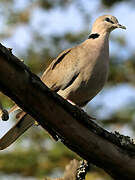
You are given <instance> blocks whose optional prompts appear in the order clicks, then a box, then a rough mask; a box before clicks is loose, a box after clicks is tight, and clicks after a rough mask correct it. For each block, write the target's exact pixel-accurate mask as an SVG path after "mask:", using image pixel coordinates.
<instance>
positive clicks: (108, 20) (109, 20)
mask: <svg viewBox="0 0 135 180" xmlns="http://www.w3.org/2000/svg"><path fill="white" fill-rule="evenodd" d="M105 21H107V22H110V23H112V24H114V22H113V21H112V20H111V19H109V18H108V17H107V18H105Z"/></svg>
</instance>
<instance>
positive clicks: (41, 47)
mask: <svg viewBox="0 0 135 180" xmlns="http://www.w3.org/2000/svg"><path fill="white" fill-rule="evenodd" d="M97 1H99V0H97ZM21 2H22V5H21V6H19V3H21ZM84 2H85V1H83V0H57V1H56V0H18V1H17V0H6V1H2V0H0V12H1V22H2V23H0V26H1V28H0V39H1V41H2V42H6V41H7V42H8V40H10V38H12V37H14V36H15V34H16V32H17V30H18V29H19V28H20V27H24V28H25V29H24V31H26V33H27V34H28V36H30V38H31V41H30V43H29V44H26V48H24V49H23V50H22V49H18V45H16V44H15V47H14V46H13V53H14V50H15V51H16V55H17V56H18V57H20V58H21V59H24V62H25V64H27V65H28V66H29V67H30V68H31V70H32V71H33V72H34V73H36V74H38V75H39V76H41V74H42V73H43V71H44V70H45V69H46V67H47V66H48V65H49V64H50V62H51V61H52V59H54V58H55V57H56V56H57V55H58V54H59V53H60V52H61V51H62V50H64V49H66V48H69V47H72V46H74V45H76V44H78V43H81V42H82V41H83V40H84V39H86V38H87V37H88V35H89V32H88V30H89V29H88V28H89V23H90V20H91V12H90V11H88V10H86V7H85V6H84ZM121 2H128V3H130V2H131V3H133V0H128V1H127V0H101V3H100V6H101V7H104V8H109V9H110V8H112V7H113V6H114V5H115V6H116V5H117V4H120V3H121ZM72 5H73V6H74V7H75V8H76V9H77V10H78V12H79V15H78V16H79V17H80V18H81V21H82V22H83V25H82V27H81V29H80V30H78V31H77V32H73V31H71V30H67V31H65V32H63V33H56V32H55V30H54V29H53V32H51V33H48V34H47V33H46V34H45V33H43V31H42V29H44V28H45V29H47V28H48V27H51V26H52V24H51V23H50V20H49V13H52V12H54V11H57V10H59V11H61V14H62V13H65V12H66V10H67V9H68V8H69V7H71V6H72ZM87 8H88V7H87ZM36 11H39V12H42V13H45V14H48V16H47V18H44V20H42V17H41V15H40V16H39V17H41V21H39V23H38V28H35V27H34V26H33V24H32V23H33V22H34V13H35V12H36ZM75 18H76V17H73V21H75V20H76V19H75ZM55 20H56V19H55V18H54V22H55ZM65 23H66V21H65ZM58 26H62V25H61V24H58ZM17 38H18V44H19V42H20V41H19V40H20V39H21V38H23V35H22V37H21V38H20V37H19V36H18V37H17ZM112 41H113V42H114V43H115V45H116V46H117V47H119V48H125V47H126V45H127V42H126V40H125V39H124V37H122V36H120V35H119V36H117V37H116V36H112ZM119 50H120V49H119ZM119 50H118V51H119ZM118 51H117V52H118ZM117 52H116V53H115V54H113V55H112V57H111V61H110V74H109V80H108V84H107V88H111V87H115V86H116V85H117V86H119V85H121V84H123V83H124V84H127V85H131V86H132V87H134V86H135V78H134V74H135V61H134V59H135V54H134V52H132V53H131V54H130V55H129V56H128V57H127V58H126V59H124V60H123V61H122V60H121V59H122V58H123V56H122V55H121V51H119V53H117ZM121 57H122V58H121ZM0 99H1V100H2V102H3V105H4V107H6V108H8V107H9V106H11V105H13V102H12V101H11V100H9V98H7V97H5V96H4V95H3V94H0ZM114 100H115V97H114ZM110 103H111V102H110ZM103 106H104V105H103V104H100V105H99V104H98V106H95V108H93V107H91V106H89V107H88V108H87V111H88V112H89V113H90V112H92V113H93V114H96V115H98V114H99V112H100V110H101V109H102V108H103ZM134 107H135V99H132V101H130V103H127V104H125V105H124V106H123V107H121V108H119V109H117V111H115V112H113V113H111V114H110V115H109V116H107V118H103V119H102V118H101V119H102V121H100V123H101V122H102V125H103V126H105V127H107V128H109V127H110V126H111V125H112V124H113V125H114V127H116V126H118V127H121V126H123V125H124V124H128V126H129V127H130V128H131V129H132V130H133V131H134V130H135V125H134V117H135V113H134ZM14 144H15V145H14V146H15V148H14V149H13V150H12V151H6V152H5V151H3V153H1V154H0V171H1V172H3V173H5V174H14V173H18V174H19V175H23V176H33V177H38V178H39V177H42V178H43V177H45V176H48V175H53V176H55V177H56V174H60V173H61V172H63V170H64V166H65V165H66V164H68V163H69V161H70V159H73V158H79V157H78V156H77V155H76V154H74V153H73V152H71V151H70V150H68V149H67V148H66V147H65V146H64V145H63V144H62V143H56V142H54V141H53V140H52V139H50V138H49V137H48V135H47V134H46V133H45V131H44V130H43V129H42V128H37V127H36V128H31V129H30V130H29V131H28V132H26V133H25V134H24V135H23V136H22V137H21V138H20V139H19V140H17V142H16V143H14ZM87 179H89V180H97V179H100V180H111V178H110V177H109V176H108V175H107V174H106V173H105V172H104V171H102V170H101V169H98V168H96V167H93V168H92V170H91V172H90V173H89V174H88V175H87Z"/></svg>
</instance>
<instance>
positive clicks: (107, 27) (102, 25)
mask: <svg viewBox="0 0 135 180" xmlns="http://www.w3.org/2000/svg"><path fill="white" fill-rule="evenodd" d="M116 28H122V29H126V27H125V26H123V25H121V24H119V22H118V20H117V18H116V17H114V16H111V15H104V16H100V17H99V18H97V19H96V21H95V22H94V24H93V27H92V32H94V33H98V34H101V33H106V32H109V33H110V32H111V31H113V30H114V29H116Z"/></svg>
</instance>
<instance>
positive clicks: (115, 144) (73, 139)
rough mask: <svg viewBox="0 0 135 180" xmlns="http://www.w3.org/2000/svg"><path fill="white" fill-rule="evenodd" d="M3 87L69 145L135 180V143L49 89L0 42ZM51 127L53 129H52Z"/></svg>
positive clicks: (119, 177)
mask: <svg viewBox="0 0 135 180" xmlns="http://www.w3.org/2000/svg"><path fill="white" fill-rule="evenodd" d="M0 90H1V91H2V92H3V93H4V94H6V95H7V96H9V97H10V98H11V99H12V100H14V101H15V102H16V103H17V104H18V105H19V106H20V107H21V108H22V109H23V110H24V111H26V112H28V113H29V114H30V115H31V116H32V117H33V118H35V119H36V121H38V123H39V124H40V125H41V126H42V127H43V128H44V129H47V130H48V131H49V133H52V132H53V133H54V132H55V133H56V134H57V136H58V139H59V140H61V141H62V142H63V143H64V144H65V145H66V146H67V147H68V148H70V149H71V150H73V151H74V152H76V153H77V154H78V155H80V156H81V157H82V158H84V159H86V160H87V161H90V162H91V163H93V164H94V165H97V166H99V167H100V168H103V169H104V170H105V171H106V172H108V173H109V174H110V175H111V176H112V177H113V178H114V179H116V180H135V145H134V144H133V142H132V140H130V138H129V137H125V136H122V135H120V134H119V133H115V134H112V133H109V132H107V131H106V130H104V129H102V128H101V127H100V126H98V125H97V124H96V123H95V122H93V121H91V120H90V117H89V116H88V115H87V114H86V113H85V112H83V111H82V110H80V109H78V108H77V107H75V106H72V105H71V104H70V103H68V102H67V101H66V100H64V99H63V98H61V97H60V96H59V95H57V94H56V93H55V92H52V91H51V90H50V89H48V88H47V87H46V86H45V85H44V84H43V83H42V82H41V80H40V79H39V78H38V77H37V76H36V75H34V74H33V73H32V72H31V71H30V70H29V68H28V67H26V65H25V64H23V63H22V62H21V61H20V60H19V59H18V58H17V57H15V56H14V55H13V54H12V52H11V51H10V50H9V49H7V48H5V47H4V46H2V45H1V44H0ZM50 129H51V131H50Z"/></svg>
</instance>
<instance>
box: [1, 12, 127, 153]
mask: <svg viewBox="0 0 135 180" xmlns="http://www.w3.org/2000/svg"><path fill="white" fill-rule="evenodd" d="M117 28H122V29H126V27H125V26H123V25H121V24H119V22H118V20H117V18H116V17H114V16H112V15H103V16H100V17H99V18H97V19H96V21H95V22H94V24H93V26H92V30H91V33H90V35H89V37H88V39H86V40H85V41H84V42H82V43H81V44H79V45H77V46H75V47H72V48H69V49H67V50H65V51H63V52H62V53H60V54H59V55H58V57H57V58H56V59H54V60H53V61H52V63H51V64H50V65H49V67H48V68H47V69H46V70H45V72H44V73H43V75H42V77H41V80H42V81H43V82H44V83H45V85H47V86H48V88H50V89H51V90H53V91H55V92H57V93H58V94H59V95H60V96H62V97H63V98H64V99H66V100H69V101H70V102H73V103H74V104H75V105H77V106H79V107H83V106H85V105H86V104H87V103H88V102H89V101H91V100H92V99H93V98H94V97H95V96H96V95H97V94H98V93H99V92H100V91H101V89H102V88H103V86H104V84H105V82H106V80H107V77H108V70H109V34H110V32H112V31H113V30H114V29H117ZM16 109H19V107H18V106H17V105H15V106H13V108H11V110H10V111H9V112H13V111H15V110H16ZM17 116H18V118H19V121H18V122H17V123H16V124H15V125H14V126H13V127H12V128H11V129H10V130H9V131H8V132H7V133H6V134H5V135H4V136H3V137H2V138H1V139H0V149H1V150H2V149H5V148H6V147H8V146H9V145H10V144H12V143H13V142H14V141H15V140H16V139H17V138H18V137H19V136H20V135H21V134H23V133H24V132H25V131H26V130H27V129H28V128H29V127H31V126H32V125H33V124H34V123H35V120H34V119H33V118H32V117H30V116H28V114H27V113H25V112H23V111H21V112H20V113H19V114H18V115H17ZM28 117H29V118H28Z"/></svg>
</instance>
